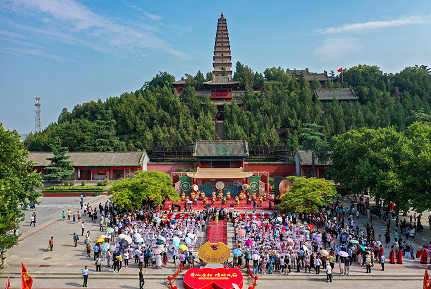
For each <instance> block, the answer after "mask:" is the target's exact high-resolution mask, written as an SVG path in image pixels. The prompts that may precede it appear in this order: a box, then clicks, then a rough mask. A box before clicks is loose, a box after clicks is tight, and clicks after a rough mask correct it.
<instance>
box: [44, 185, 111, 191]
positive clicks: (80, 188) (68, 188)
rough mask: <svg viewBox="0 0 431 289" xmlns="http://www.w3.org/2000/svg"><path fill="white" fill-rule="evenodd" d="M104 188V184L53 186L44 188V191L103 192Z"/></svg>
mask: <svg viewBox="0 0 431 289" xmlns="http://www.w3.org/2000/svg"><path fill="white" fill-rule="evenodd" d="M104 190H105V187H104V186H52V187H46V188H44V189H43V191H47V192H82V191H91V192H103V191H104Z"/></svg>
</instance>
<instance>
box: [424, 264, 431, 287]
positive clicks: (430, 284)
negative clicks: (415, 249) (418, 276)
mask: <svg viewBox="0 0 431 289" xmlns="http://www.w3.org/2000/svg"><path fill="white" fill-rule="evenodd" d="M424 289H431V281H430V276H429V275H428V267H427V268H426V269H425V276H424Z"/></svg>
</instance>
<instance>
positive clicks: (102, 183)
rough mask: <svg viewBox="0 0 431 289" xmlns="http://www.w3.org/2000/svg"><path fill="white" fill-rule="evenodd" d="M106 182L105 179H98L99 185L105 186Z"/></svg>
mask: <svg viewBox="0 0 431 289" xmlns="http://www.w3.org/2000/svg"><path fill="white" fill-rule="evenodd" d="M104 183H105V181H104V180H98V181H97V185H98V186H104V185H105V184H104Z"/></svg>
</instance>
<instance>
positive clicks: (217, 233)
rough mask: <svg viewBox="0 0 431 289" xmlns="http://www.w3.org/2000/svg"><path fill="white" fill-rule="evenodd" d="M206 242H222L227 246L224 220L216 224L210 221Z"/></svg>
mask: <svg viewBox="0 0 431 289" xmlns="http://www.w3.org/2000/svg"><path fill="white" fill-rule="evenodd" d="M206 241H207V242H210V243H219V242H223V243H225V244H226V245H227V224H226V220H223V221H218V223H217V224H216V222H215V221H214V220H211V222H210V224H209V225H208V233H207V240H206Z"/></svg>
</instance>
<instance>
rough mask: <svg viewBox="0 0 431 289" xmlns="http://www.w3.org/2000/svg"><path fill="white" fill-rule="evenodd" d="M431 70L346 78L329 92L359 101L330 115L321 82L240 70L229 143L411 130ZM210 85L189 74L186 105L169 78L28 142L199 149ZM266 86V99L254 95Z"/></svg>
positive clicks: (421, 115)
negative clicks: (198, 91)
mask: <svg viewBox="0 0 431 289" xmlns="http://www.w3.org/2000/svg"><path fill="white" fill-rule="evenodd" d="M428 72H429V71H427V67H423V66H422V67H419V66H415V67H408V68H405V69H404V70H403V71H401V72H399V73H396V74H386V73H383V72H382V71H380V69H379V68H378V67H377V66H367V65H359V66H355V67H352V68H350V69H347V70H345V71H344V82H343V83H340V82H339V81H336V82H333V83H332V82H331V83H326V87H327V88H331V87H349V86H352V87H353V88H354V91H355V93H356V95H357V96H358V97H359V102H356V103H351V104H347V103H342V104H338V102H332V104H330V105H328V106H326V109H325V113H322V104H321V103H320V102H319V101H318V100H314V98H313V90H314V89H315V88H319V85H320V84H319V82H318V81H316V80H315V81H314V82H312V83H309V82H308V81H306V80H305V77H304V75H300V76H299V77H298V79H295V78H294V77H292V76H289V75H288V74H286V70H285V69H282V68H270V69H266V70H265V71H264V73H263V74H261V73H257V72H256V73H254V72H253V71H252V70H251V69H250V68H249V67H247V66H246V65H242V64H241V63H239V62H238V63H237V65H236V72H235V74H234V79H235V80H237V81H239V82H240V87H242V88H244V89H245V93H244V95H243V96H242V97H241V98H242V101H243V103H244V108H243V110H242V111H241V109H240V107H239V106H238V105H237V104H236V102H235V101H234V103H233V104H232V105H230V106H228V105H226V104H225V107H224V113H223V114H224V119H225V139H242V138H243V137H244V136H245V137H247V140H248V141H249V143H250V144H251V145H279V144H288V145H290V146H292V148H297V147H298V143H299V140H298V130H299V129H300V128H301V126H302V125H303V124H305V123H316V124H318V125H321V126H323V128H322V130H323V131H322V132H323V133H324V135H325V136H326V138H327V139H328V140H329V139H330V138H331V137H332V136H333V135H338V134H342V133H344V132H346V131H348V130H351V129H356V128H360V127H368V128H378V127H387V126H394V127H395V128H396V129H397V130H398V131H403V130H404V129H405V128H406V126H408V125H409V124H410V123H412V122H414V121H416V120H419V121H421V120H422V121H429V118H430V117H429V114H430V102H431V78H430V74H429V73H428ZM209 79H211V73H207V75H206V78H205V77H204V76H203V74H202V73H201V72H200V71H199V72H198V73H197V75H196V76H191V75H186V80H187V83H189V86H188V87H187V88H186V89H185V92H184V94H183V97H182V98H181V99H180V98H179V97H178V95H177V94H176V92H175V90H174V88H173V87H172V85H171V82H173V81H174V80H175V79H174V77H173V76H172V75H170V74H168V73H166V72H161V73H160V74H157V75H156V76H155V77H154V78H153V79H152V80H151V81H149V82H147V83H145V85H144V86H143V87H142V88H141V89H139V90H137V91H135V92H131V93H124V94H122V95H121V96H119V97H110V98H108V99H106V100H105V101H101V100H100V99H99V100H98V101H90V102H87V103H84V104H78V105H76V106H75V107H74V109H73V110H72V111H71V112H69V111H68V110H67V109H63V111H62V113H61V114H60V116H59V117H58V121H57V123H52V124H50V125H49V126H48V127H47V128H45V129H44V130H43V131H42V132H41V133H36V134H30V135H28V137H27V138H26V140H25V144H27V145H28V149H29V150H31V151H49V150H50V144H52V143H53V140H54V138H55V137H57V136H58V137H60V138H61V140H62V144H63V146H67V147H69V150H70V151H123V150H130V151H135V150H142V149H146V150H147V151H151V149H152V147H154V146H158V147H166V146H186V145H192V144H193V143H194V141H195V140H196V139H206V140H213V139H214V138H215V125H214V121H213V119H214V117H215V116H216V114H217V108H216V106H215V105H214V104H212V103H211V102H210V100H209V97H205V100H204V104H203V105H200V104H199V101H198V99H197V98H196V95H195V88H200V87H201V86H202V85H203V82H204V81H206V80H209ZM262 84H263V86H264V89H265V91H266V94H264V95H261V94H260V93H257V92H253V87H254V88H256V87H257V86H261V85H262Z"/></svg>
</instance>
